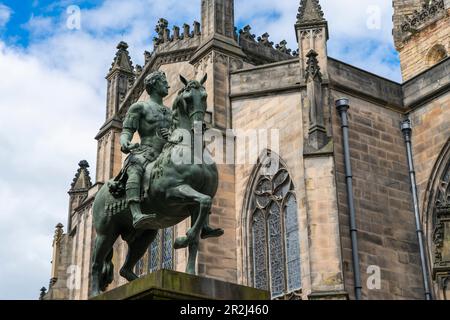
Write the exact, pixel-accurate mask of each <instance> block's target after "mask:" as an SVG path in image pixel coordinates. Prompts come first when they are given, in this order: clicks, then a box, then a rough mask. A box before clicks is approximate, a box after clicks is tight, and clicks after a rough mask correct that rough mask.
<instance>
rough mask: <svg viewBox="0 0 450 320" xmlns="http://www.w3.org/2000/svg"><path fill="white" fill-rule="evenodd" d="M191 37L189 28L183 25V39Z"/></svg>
mask: <svg viewBox="0 0 450 320" xmlns="http://www.w3.org/2000/svg"><path fill="white" fill-rule="evenodd" d="M190 37H191V26H190V25H188V24H187V23H185V24H183V39H187V38H190Z"/></svg>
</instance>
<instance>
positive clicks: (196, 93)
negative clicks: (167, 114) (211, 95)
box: [174, 75, 208, 129]
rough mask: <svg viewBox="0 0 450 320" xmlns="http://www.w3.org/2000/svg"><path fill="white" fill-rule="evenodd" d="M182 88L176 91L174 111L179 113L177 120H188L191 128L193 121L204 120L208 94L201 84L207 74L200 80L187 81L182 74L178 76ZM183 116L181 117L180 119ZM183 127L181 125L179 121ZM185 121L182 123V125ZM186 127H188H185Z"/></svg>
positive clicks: (203, 82) (200, 121)
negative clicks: (182, 85)
mask: <svg viewBox="0 0 450 320" xmlns="http://www.w3.org/2000/svg"><path fill="white" fill-rule="evenodd" d="M180 79H181V82H183V84H184V88H183V89H181V90H180V92H179V93H178V97H177V99H176V100H175V103H174V111H177V112H178V113H179V118H180V119H179V120H180V121H181V122H183V119H184V120H185V121H186V122H189V124H190V127H191V128H192V127H193V126H194V124H195V123H203V122H204V120H205V113H206V109H207V104H206V99H207V97H208V94H207V93H206V89H205V87H204V86H203V85H204V84H205V82H206V79H207V75H205V76H204V77H203V79H202V80H200V81H197V80H191V81H188V80H186V78H184V77H183V76H180ZM182 118H183V119H182ZM180 125H181V126H182V127H183V125H182V124H181V123H180ZM186 125H187V123H186V124H185V125H184V127H185V126H186ZM185 129H188V128H185Z"/></svg>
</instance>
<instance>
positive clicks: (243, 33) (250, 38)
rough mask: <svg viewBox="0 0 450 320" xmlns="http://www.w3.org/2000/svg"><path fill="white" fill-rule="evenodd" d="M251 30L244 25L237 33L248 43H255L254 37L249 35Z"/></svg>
mask: <svg viewBox="0 0 450 320" xmlns="http://www.w3.org/2000/svg"><path fill="white" fill-rule="evenodd" d="M251 30H252V28H251V27H250V26H249V25H246V26H245V27H244V29H241V30H240V31H239V34H240V36H241V38H243V39H245V40H248V41H255V38H256V35H254V34H252V33H251Z"/></svg>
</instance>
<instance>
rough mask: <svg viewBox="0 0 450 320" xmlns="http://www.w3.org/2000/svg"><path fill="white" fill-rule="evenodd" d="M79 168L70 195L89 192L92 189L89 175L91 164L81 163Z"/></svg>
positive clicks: (83, 161) (84, 161)
mask: <svg viewBox="0 0 450 320" xmlns="http://www.w3.org/2000/svg"><path fill="white" fill-rule="evenodd" d="M78 166H79V168H78V170H77V173H76V174H75V178H74V179H73V181H72V184H71V188H70V191H69V193H73V192H80V191H87V190H88V189H89V188H90V187H92V182H91V177H90V175H89V170H88V168H89V163H88V162H87V161H86V160H82V161H80V163H79V164H78Z"/></svg>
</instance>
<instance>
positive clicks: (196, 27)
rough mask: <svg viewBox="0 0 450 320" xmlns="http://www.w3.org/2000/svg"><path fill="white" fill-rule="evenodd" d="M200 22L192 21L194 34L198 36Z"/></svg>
mask: <svg viewBox="0 0 450 320" xmlns="http://www.w3.org/2000/svg"><path fill="white" fill-rule="evenodd" d="M200 27H201V26H200V22H198V21H194V36H199V35H200V34H201V30H200Z"/></svg>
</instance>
